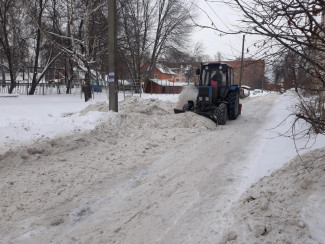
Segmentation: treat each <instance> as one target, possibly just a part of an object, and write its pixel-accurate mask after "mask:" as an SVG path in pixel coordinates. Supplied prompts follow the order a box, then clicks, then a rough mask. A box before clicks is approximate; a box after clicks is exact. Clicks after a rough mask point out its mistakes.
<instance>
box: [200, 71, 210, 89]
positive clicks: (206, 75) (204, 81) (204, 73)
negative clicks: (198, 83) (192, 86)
mask: <svg viewBox="0 0 325 244" xmlns="http://www.w3.org/2000/svg"><path fill="white" fill-rule="evenodd" d="M209 81H210V75H209V72H208V71H207V70H205V69H202V86H208V85H209Z"/></svg>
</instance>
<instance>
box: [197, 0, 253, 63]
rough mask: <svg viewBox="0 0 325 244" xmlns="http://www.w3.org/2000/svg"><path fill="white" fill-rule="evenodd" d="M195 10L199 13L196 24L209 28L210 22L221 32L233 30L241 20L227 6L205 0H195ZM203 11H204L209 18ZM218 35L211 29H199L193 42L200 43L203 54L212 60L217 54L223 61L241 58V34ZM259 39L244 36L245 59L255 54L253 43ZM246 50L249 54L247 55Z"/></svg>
mask: <svg viewBox="0 0 325 244" xmlns="http://www.w3.org/2000/svg"><path fill="white" fill-rule="evenodd" d="M195 2H196V3H197V8H198V11H199V13H200V17H199V18H198V24H200V25H205V26H211V23H212V22H211V20H210V19H209V17H210V18H211V19H212V20H213V22H214V24H215V25H216V26H217V27H218V28H220V29H223V30H226V31H227V30H229V29H234V28H236V26H238V25H239V20H240V18H241V16H240V13H238V12H236V11H235V10H234V9H231V8H230V7H229V6H227V5H225V4H221V3H216V2H209V1H205V0H196V1H195ZM199 8H201V9H202V10H203V11H205V12H206V13H207V14H208V15H209V17H208V16H207V15H206V14H205V13H204V12H203V11H202V10H200V9H199ZM219 34H220V33H218V32H216V31H213V30H211V29H200V28H198V29H197V31H196V32H195V33H194V34H193V42H202V43H203V44H204V46H205V50H206V51H205V53H206V54H207V55H209V56H211V57H212V58H213V57H214V55H215V54H217V52H220V53H221V54H222V57H223V59H224V60H232V59H235V58H236V57H241V49H242V38H243V35H242V34H238V35H225V36H220V35H219ZM258 39H259V38H258V37H257V36H249V35H246V36H245V57H249V56H252V55H254V54H255V53H256V49H255V48H254V46H253V45H254V43H255V42H256V41H257V40H258ZM247 48H248V50H249V52H248V53H247Z"/></svg>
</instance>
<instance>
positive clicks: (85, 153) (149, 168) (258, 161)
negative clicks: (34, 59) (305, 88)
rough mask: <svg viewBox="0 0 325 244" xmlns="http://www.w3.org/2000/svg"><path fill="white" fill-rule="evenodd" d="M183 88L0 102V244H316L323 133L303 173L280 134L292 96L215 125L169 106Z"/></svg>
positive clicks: (322, 215)
mask: <svg viewBox="0 0 325 244" xmlns="http://www.w3.org/2000/svg"><path fill="white" fill-rule="evenodd" d="M194 93H195V92H194V90H193V89H190V87H188V88H186V89H184V92H183V93H182V94H180V95H166V94H162V95H157V94H155V95H150V94H142V95H141V98H139V97H125V98H124V96H123V94H119V101H120V104H119V113H115V112H112V111H108V104H107V102H106V101H107V96H106V94H104V93H103V94H95V97H94V99H93V100H91V101H90V102H87V103H85V102H84V100H83V99H82V97H80V95H79V96H78V95H64V94H61V95H51V96H41V95H37V96H18V97H0V112H1V114H2V115H4V116H1V117H0V131H1V137H0V199H1V201H0V211H1V214H0V243H48V242H53V243H70V242H71V243H72V242H77V243H325V231H324V230H325V223H324V219H325V209H324V206H325V204H324V203H325V198H324V190H325V189H324V188H325V184H324V183H325V175H324V173H323V172H324V170H325V168H324V167H325V162H324V160H325V148H324V146H325V138H324V137H323V136H319V137H317V140H316V141H315V143H314V141H311V142H310V144H309V145H311V143H312V142H313V143H314V144H313V147H307V148H306V149H302V146H303V145H304V143H305V140H301V141H299V142H298V148H299V153H300V154H301V155H302V156H301V159H302V160H303V162H304V163H305V164H308V165H309V169H308V170H307V169H304V168H303V164H302V163H301V161H300V158H299V157H297V152H296V148H295V147H294V144H293V142H292V140H291V139H290V138H289V137H286V136H280V135H282V134H284V133H286V132H287V131H288V129H290V126H291V122H292V121H291V118H290V117H289V119H288V120H285V121H283V120H284V119H285V118H286V117H287V116H288V115H289V114H290V110H291V109H292V108H293V106H294V102H295V101H296V97H295V95H294V93H293V92H290V91H288V92H286V93H285V94H282V95H280V94H278V93H273V92H267V93H262V94H256V95H253V96H250V97H247V98H245V99H243V100H241V103H243V109H242V115H241V116H240V117H239V118H238V119H237V120H235V121H228V122H227V125H225V126H218V127H216V126H215V124H214V123H213V122H212V121H210V120H209V119H206V118H204V117H202V116H198V115H196V114H193V113H191V112H187V113H183V114H177V115H175V114H174V113H173V108H176V107H178V108H181V107H182V104H183V103H184V101H187V100H190V99H191V98H192V97H193V94H194ZM302 126H303V125H302Z"/></svg>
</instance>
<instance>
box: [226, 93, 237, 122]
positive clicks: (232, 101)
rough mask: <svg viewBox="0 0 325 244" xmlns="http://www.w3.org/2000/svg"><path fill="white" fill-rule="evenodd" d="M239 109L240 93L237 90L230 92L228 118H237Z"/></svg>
mask: <svg viewBox="0 0 325 244" xmlns="http://www.w3.org/2000/svg"><path fill="white" fill-rule="evenodd" d="M238 111H239V93H238V92H237V91H235V92H230V93H229V95H228V118H229V119H230V120H235V119H237V117H238Z"/></svg>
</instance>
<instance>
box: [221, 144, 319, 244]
mask: <svg viewBox="0 0 325 244" xmlns="http://www.w3.org/2000/svg"><path fill="white" fill-rule="evenodd" d="M302 160H303V162H304V164H302V162H301V160H300V158H299V157H296V158H295V159H294V160H292V161H291V162H290V163H289V164H287V165H286V166H284V167H283V168H281V169H280V170H277V171H275V172H273V173H272V174H271V175H270V176H267V177H264V178H262V179H261V180H260V181H258V182H257V183H255V184H253V185H252V186H251V187H250V189H249V190H248V191H247V192H245V194H243V196H242V197H241V199H240V200H239V202H238V203H237V204H235V205H234V206H233V207H232V212H233V214H234V219H235V221H236V222H235V223H233V225H231V226H230V227H229V228H228V232H226V233H225V234H224V237H223V241H222V243H226V242H227V241H230V240H235V241H233V242H231V243H245V241H247V240H252V243H253V242H254V243H325V222H324V219H323V217H324V211H325V204H324V200H325V198H324V192H325V174H324V171H325V149H322V150H320V149H319V150H315V151H312V152H310V153H308V154H306V155H304V156H303V157H302ZM306 199H308V200H307V201H306ZM321 216H322V217H321ZM310 234H311V235H312V238H311V236H310Z"/></svg>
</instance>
